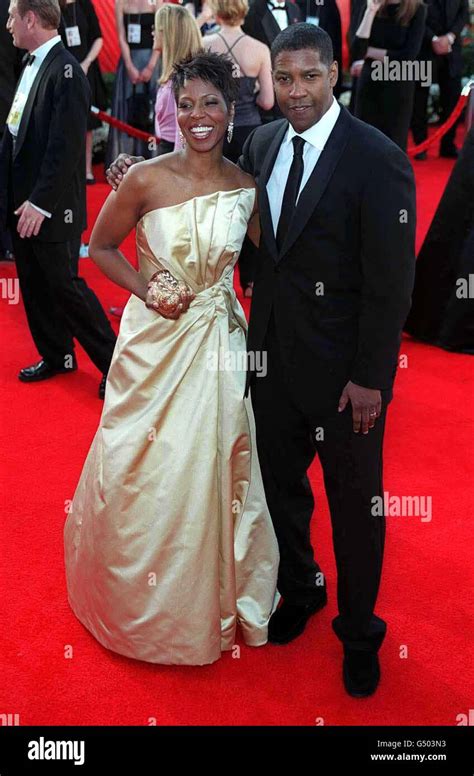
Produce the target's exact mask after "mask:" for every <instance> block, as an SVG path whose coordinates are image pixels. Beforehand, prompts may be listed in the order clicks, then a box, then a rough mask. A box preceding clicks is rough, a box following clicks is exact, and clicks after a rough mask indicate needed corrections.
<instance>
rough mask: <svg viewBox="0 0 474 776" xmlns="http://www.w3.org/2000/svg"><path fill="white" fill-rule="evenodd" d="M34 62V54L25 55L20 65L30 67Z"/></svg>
mask: <svg viewBox="0 0 474 776" xmlns="http://www.w3.org/2000/svg"><path fill="white" fill-rule="evenodd" d="M34 61H35V55H34V54H25V56H24V57H23V59H22V60H21V64H22V65H24V66H26V65H32V64H33V62H34Z"/></svg>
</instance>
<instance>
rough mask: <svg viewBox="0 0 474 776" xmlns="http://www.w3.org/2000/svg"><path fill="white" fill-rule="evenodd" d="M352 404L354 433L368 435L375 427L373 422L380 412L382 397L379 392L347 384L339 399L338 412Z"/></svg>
mask: <svg viewBox="0 0 474 776" xmlns="http://www.w3.org/2000/svg"><path fill="white" fill-rule="evenodd" d="M348 402H350V403H351V404H352V425H353V429H354V432H355V433H356V434H358V433H359V432H360V431H361V430H362V433H363V434H368V433H369V428H373V427H374V426H375V421H376V420H377V418H378V417H380V413H381V412H382V396H381V394H380V391H378V390H375V389H372V388H362V386H361V385H356V384H355V383H351V381H350V380H349V382H348V383H347V385H346V386H345V388H344V390H343V392H342V394H341V398H340V399H339V408H338V409H339V412H342V411H343V410H344V409H345V408H346V406H347V403H348Z"/></svg>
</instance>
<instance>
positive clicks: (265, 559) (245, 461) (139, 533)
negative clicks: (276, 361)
mask: <svg viewBox="0 0 474 776" xmlns="http://www.w3.org/2000/svg"><path fill="white" fill-rule="evenodd" d="M254 197H255V194H254V191H253V190H252V189H246V188H242V189H237V190H234V191H219V192H216V193H215V194H209V195H205V196H202V197H195V198H193V199H191V200H188V201H187V202H183V203H182V204H180V205H173V206H170V207H165V208H160V209H158V210H153V211H151V212H149V213H147V214H146V215H145V216H144V217H143V218H142V219H141V221H140V222H139V224H138V226H137V249H138V256H139V266H140V272H141V273H142V274H143V275H144V277H145V278H147V279H148V278H150V277H151V275H152V274H153V273H154V272H155V271H156V269H157V266H156V261H157V259H159V260H160V262H161V263H163V264H164V265H165V266H166V267H167V268H168V269H169V270H170V272H172V273H173V274H174V275H175V276H176V277H178V276H179V277H181V278H182V279H183V280H185V281H186V282H187V283H188V284H189V285H190V286H191V288H192V289H193V290H194V292H195V293H196V298H195V300H194V301H193V302H192V304H191V306H190V308H189V310H188V311H187V312H186V313H184V314H183V315H181V317H180V318H179V319H178V320H177V321H171V320H166V319H164V318H162V317H161V316H160V315H158V314H157V313H155V312H153V311H152V310H148V309H147V308H146V307H145V305H144V303H143V302H142V301H141V300H140V299H138V298H137V297H136V296H132V297H131V298H130V300H129V302H128V304H127V306H126V308H125V311H124V314H123V317H122V321H121V326H120V334H119V337H118V340H117V345H116V348H115V352H114V356H113V359H112V365H111V368H110V371H109V376H108V380H107V388H106V395H105V403H104V408H103V412H102V417H101V420H100V425H99V428H98V430H97V432H96V435H95V437H94V440H93V442H92V446H91V448H90V451H89V454H88V456H87V459H86V462H85V465H84V468H83V471H82V474H81V478H80V481H79V484H78V486H77V489H76V492H75V495H74V499H73V502H72V505H71V510H70V513H69V515H68V517H67V520H66V525H65V530H64V540H65V565H66V577H67V588H68V597H69V602H70V605H71V607H72V609H73V611H74V613H75V614H76V616H77V617H78V618H79V620H80V621H81V622H82V623H83V624H84V625H85V626H86V628H88V629H89V630H90V631H91V633H92V634H93V635H94V636H95V638H96V639H97V640H98V641H99V642H100V643H101V644H103V645H104V646H105V647H107V648H108V649H111V650H114V651H115V652H119V653H120V654H122V655H127V656H129V657H133V658H138V659H140V660H146V661H150V662H153V663H173V664H177V663H182V664H192V665H201V664H205V663H212V662H213V661H215V660H217V659H218V658H219V657H220V655H221V651H222V650H229V649H231V648H232V647H233V645H234V644H235V633H236V625H237V623H238V624H239V625H240V626H241V629H242V634H243V638H244V640H245V642H246V643H247V644H250V645H253V646H260V645H262V644H265V643H266V641H267V625H268V620H269V617H270V615H271V613H272V611H273V610H274V608H275V606H276V603H277V598H278V594H277V593H276V592H275V590H276V578H277V569H278V560H279V557H278V546H277V542H276V538H275V535H274V531H273V527H272V524H271V520H270V515H269V513H268V508H267V505H266V501H265V495H264V490H263V485H262V480H261V475H260V468H259V464H258V458H257V451H256V443H255V432H254V420H253V414H252V408H251V405H250V403H249V401H248V400H244V399H243V394H244V386H245V372H244V369H245V362H244V360H243V358H242V355H243V354H244V353H245V345H246V343H245V331H246V321H245V317H244V314H243V310H242V308H241V306H240V304H239V302H238V300H237V298H236V295H235V292H234V288H233V271H234V265H235V262H236V260H237V257H238V254H239V251H240V249H241V246H242V242H243V239H244V236H245V233H246V230H247V223H248V220H249V217H250V215H251V213H252V209H253V204H254ZM219 352H221V353H223V354H225V353H230V354H234V356H236V357H235V358H234V359H233V357H232V356H226V357H224V358H221V359H220V363H219V359H218V358H216V354H218V353H219ZM216 366H217V367H218V366H221V367H223V366H225V367H226V368H216ZM229 366H230V367H231V368H229ZM232 367H233V368H232ZM239 367H240V369H239Z"/></svg>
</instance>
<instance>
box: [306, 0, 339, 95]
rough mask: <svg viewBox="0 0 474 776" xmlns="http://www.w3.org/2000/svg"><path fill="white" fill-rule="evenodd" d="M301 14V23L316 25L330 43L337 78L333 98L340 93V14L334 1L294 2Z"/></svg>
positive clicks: (307, 0) (308, 0)
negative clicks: (320, 28)
mask: <svg viewBox="0 0 474 776" xmlns="http://www.w3.org/2000/svg"><path fill="white" fill-rule="evenodd" d="M296 3H297V5H298V7H299V9H300V12H301V21H303V22H310V23H311V24H317V25H318V27H322V28H323V30H325V31H326V32H327V34H328V35H329V37H330V38H331V41H332V50H333V52H334V59H335V60H336V62H337V68H338V78H337V83H336V85H335V87H334V96H335V97H339V95H340V94H341V91H342V24H341V14H340V12H339V8H338V5H337V2H336V0H324V2H323V3H321V0H296Z"/></svg>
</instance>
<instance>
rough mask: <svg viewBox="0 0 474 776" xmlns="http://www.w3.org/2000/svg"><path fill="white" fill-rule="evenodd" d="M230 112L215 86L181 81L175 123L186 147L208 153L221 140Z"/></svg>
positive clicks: (205, 82)
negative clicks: (186, 144)
mask: <svg viewBox="0 0 474 776" xmlns="http://www.w3.org/2000/svg"><path fill="white" fill-rule="evenodd" d="M232 115H233V110H232V109H230V110H229V108H228V107H227V105H226V102H225V100H224V97H223V95H222V93H221V92H220V91H218V90H217V89H216V87H215V86H213V85H212V84H210V83H208V82H207V81H201V79H200V78H193V79H192V80H188V81H186V82H185V84H184V86H183V87H182V88H181V89H180V92H179V99H178V124H179V128H180V129H181V132H182V133H183V135H184V139H185V141H186V143H188V145H189V146H190V147H191V148H193V149H194V150H196V151H210V150H211V149H212V148H214V146H216V145H217V144H218V143H220V142H221V141H223V138H224V135H225V133H226V130H227V126H228V124H229V121H230V120H231V117H232Z"/></svg>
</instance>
